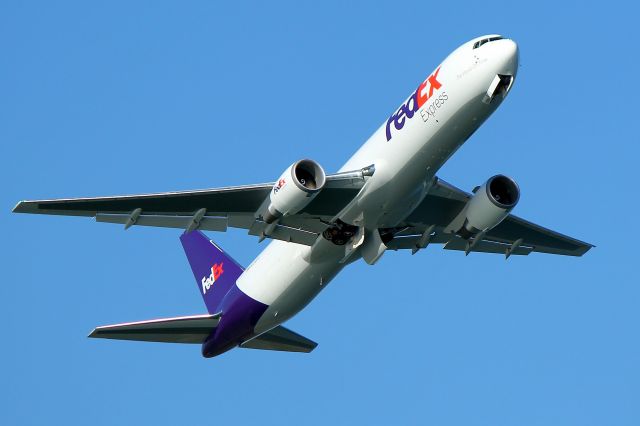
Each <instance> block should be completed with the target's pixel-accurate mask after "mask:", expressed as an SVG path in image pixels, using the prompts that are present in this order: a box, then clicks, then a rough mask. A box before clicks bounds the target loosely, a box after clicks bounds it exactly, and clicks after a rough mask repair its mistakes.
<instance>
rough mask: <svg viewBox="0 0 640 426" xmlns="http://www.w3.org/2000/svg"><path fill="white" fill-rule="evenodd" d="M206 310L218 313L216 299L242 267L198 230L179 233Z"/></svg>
mask: <svg viewBox="0 0 640 426" xmlns="http://www.w3.org/2000/svg"><path fill="white" fill-rule="evenodd" d="M180 241H181V242H182V247H183V248H184V252H185V254H186V255H187V259H189V264H190V265H191V270H192V271H193V276H194V277H195V279H196V283H198V289H199V290H200V294H202V298H203V299H204V304H205V305H207V311H209V313H210V314H216V313H218V309H219V308H220V303H221V302H222V299H223V298H224V296H225V295H226V294H227V292H228V291H229V290H230V289H231V288H232V287H233V285H234V284H235V282H236V280H237V279H238V277H240V275H242V272H244V269H243V268H242V267H241V266H240V265H238V264H237V263H236V261H235V260H233V259H232V258H231V257H230V256H229V255H228V254H226V253H225V252H224V251H223V250H222V249H221V248H220V247H218V246H217V245H216V244H215V243H214V242H213V241H211V240H210V239H209V238H208V237H207V236H206V235H204V234H203V233H202V232H200V231H192V232H185V233H184V234H182V235H181V236H180Z"/></svg>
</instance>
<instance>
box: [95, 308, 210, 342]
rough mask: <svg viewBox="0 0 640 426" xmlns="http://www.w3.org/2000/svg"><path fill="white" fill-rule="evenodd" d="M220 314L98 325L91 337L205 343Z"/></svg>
mask: <svg viewBox="0 0 640 426" xmlns="http://www.w3.org/2000/svg"><path fill="white" fill-rule="evenodd" d="M219 321H220V315H219V314H216V315H194V316H188V317H177V318H163V319H157V320H150V321H139V322H129V323H124V324H115V325H106V326H103V327H96V328H95V329H94V330H93V331H92V332H91V334H89V337H95V338H102V339H118V340H139V341H144V342H163V343H202V342H204V341H205V339H206V338H207V336H209V334H210V333H211V331H213V329H214V328H216V327H217V326H218V322H219Z"/></svg>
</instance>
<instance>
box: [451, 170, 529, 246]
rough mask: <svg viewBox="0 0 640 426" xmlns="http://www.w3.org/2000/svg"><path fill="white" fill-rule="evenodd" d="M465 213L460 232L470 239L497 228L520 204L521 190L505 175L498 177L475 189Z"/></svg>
mask: <svg viewBox="0 0 640 426" xmlns="http://www.w3.org/2000/svg"><path fill="white" fill-rule="evenodd" d="M473 192H474V194H473V196H472V198H471V199H470V200H469V202H468V204H467V208H466V212H465V220H464V224H463V225H462V227H461V228H460V230H459V231H458V235H460V236H461V237H463V238H467V239H468V238H470V237H472V236H474V235H477V234H479V233H481V232H486V231H488V230H490V229H492V228H494V227H496V226H497V225H498V224H499V223H500V222H502V220H503V219H504V218H505V217H507V215H508V214H509V212H511V210H513V208H514V207H515V206H516V204H518V200H519V199H520V188H519V187H518V184H517V183H515V181H514V180H513V179H511V178H509V177H507V176H504V175H496V176H493V177H491V178H489V180H487V181H486V182H485V183H484V184H483V185H481V186H479V187H477V188H476V189H474V191H473Z"/></svg>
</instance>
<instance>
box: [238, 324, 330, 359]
mask: <svg viewBox="0 0 640 426" xmlns="http://www.w3.org/2000/svg"><path fill="white" fill-rule="evenodd" d="M316 346H318V344H317V343H316V342H314V341H313V340H309V339H307V338H306V337H304V336H301V335H299V334H298V333H295V332H293V331H291V330H289V329H288V328H286V327H283V326H281V325H279V326H277V327H276V328H274V329H272V330H270V331H267V332H266V333H263V334H261V335H259V336H258V337H254V338H253V339H251V340H247V341H246V342H244V343H242V344H241V345H240V347H241V348H247V349H262V350H269V351H284V352H306V353H308V352H311V351H312V350H314V349H315V348H316Z"/></svg>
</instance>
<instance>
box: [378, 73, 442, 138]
mask: <svg viewBox="0 0 640 426" xmlns="http://www.w3.org/2000/svg"><path fill="white" fill-rule="evenodd" d="M439 72H440V67H438V69H437V70H435V71H434V73H433V74H431V75H430V76H429V78H427V79H426V80H425V81H423V82H422V84H421V85H420V86H418V88H417V89H416V91H415V93H414V94H413V95H412V96H411V97H410V98H409V100H408V101H407V103H406V104H404V105H402V106H401V107H400V108H399V109H398V111H396V113H395V114H393V115H392V116H391V117H389V119H388V120H387V132H386V133H387V142H389V141H390V140H391V137H392V136H391V123H393V127H395V129H396V130H400V129H402V128H403V127H404V124H405V122H406V119H409V120H410V119H411V118H413V115H414V114H415V113H416V111H418V110H419V109H420V107H422V105H424V104H425V102H427V101H428V100H429V99H430V98H431V97H432V96H433V92H434V91H436V90H438V89H440V88H441V87H442V84H441V83H440V82H439V81H438V73H439Z"/></svg>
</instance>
